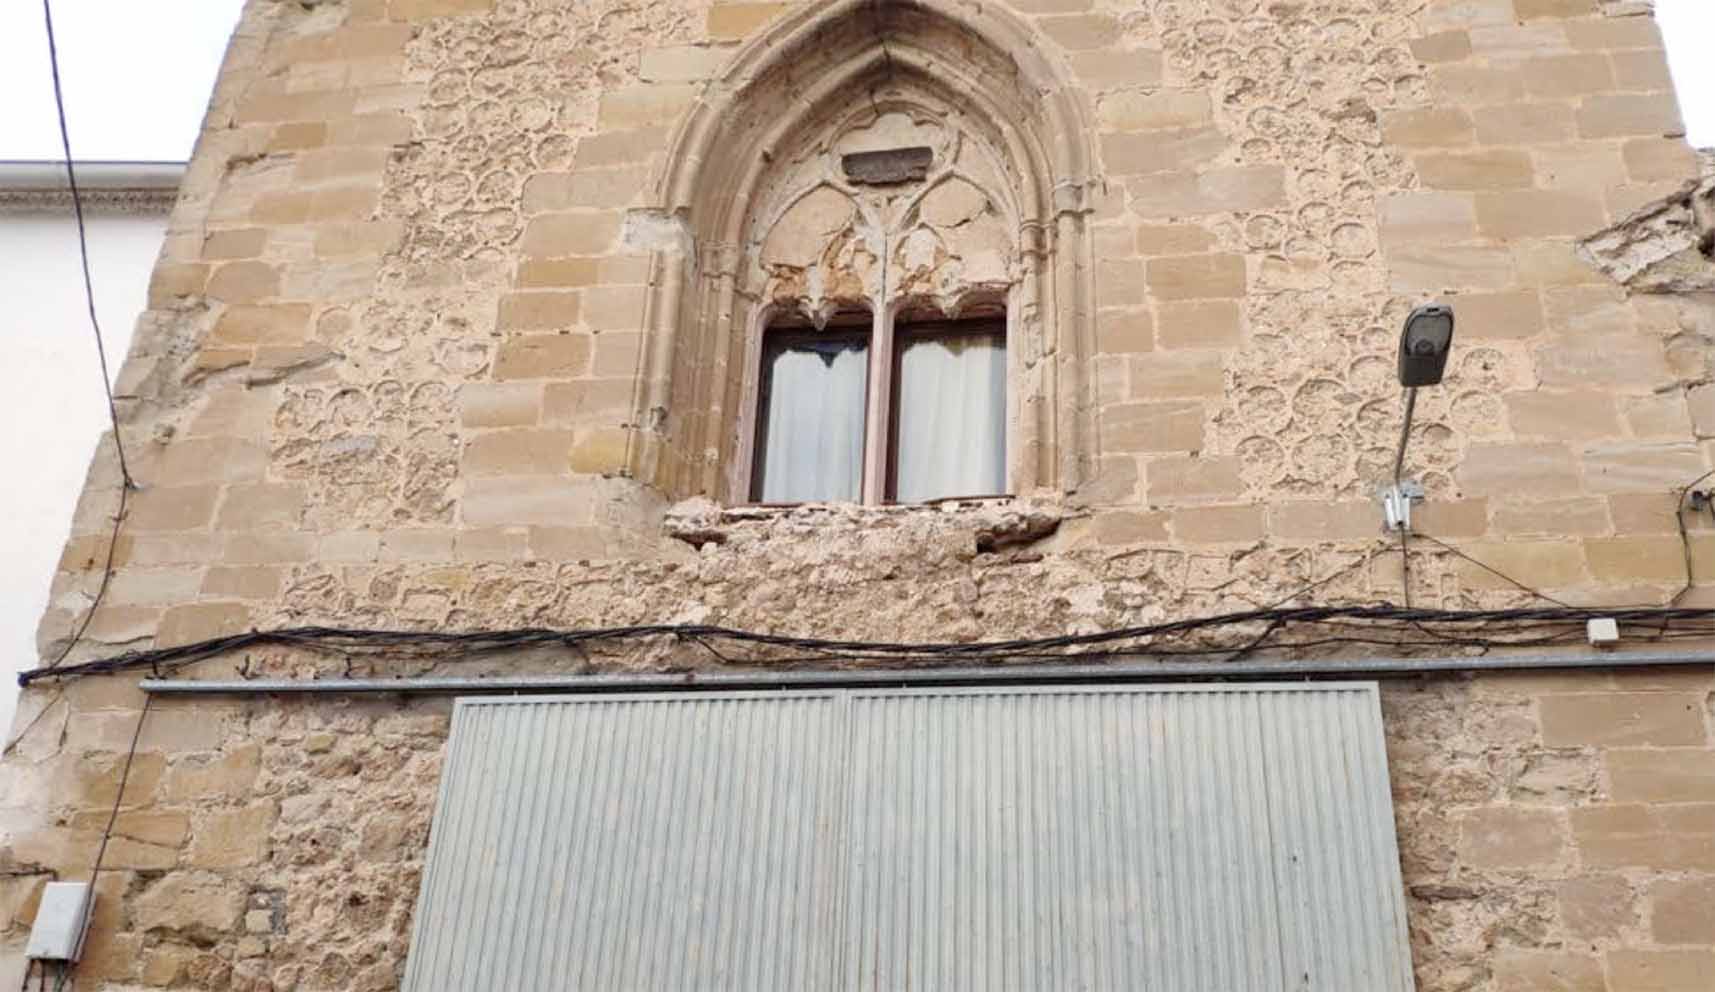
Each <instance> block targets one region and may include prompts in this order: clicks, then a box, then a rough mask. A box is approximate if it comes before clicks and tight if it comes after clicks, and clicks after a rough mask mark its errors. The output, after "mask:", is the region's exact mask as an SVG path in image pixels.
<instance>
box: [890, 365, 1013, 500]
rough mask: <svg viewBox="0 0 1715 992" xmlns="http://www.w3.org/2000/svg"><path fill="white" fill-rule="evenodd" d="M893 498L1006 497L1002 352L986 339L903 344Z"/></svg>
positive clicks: (1004, 378) (1004, 380)
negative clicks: (1002, 495) (896, 460)
mask: <svg viewBox="0 0 1715 992" xmlns="http://www.w3.org/2000/svg"><path fill="white" fill-rule="evenodd" d="M898 423H899V438H898V444H899V452H898V456H897V457H898V462H897V465H898V468H897V475H896V476H895V490H896V491H895V494H894V498H895V499H897V500H898V501H899V502H901V503H919V502H922V501H924V500H930V499H938V498H941V497H946V496H994V495H999V494H1001V493H1004V492H1005V491H1006V346H1005V345H1004V344H1003V343H1002V342H1001V341H1000V339H999V338H996V337H990V336H976V335H971V336H965V337H940V338H922V339H918V340H915V341H908V342H907V343H906V344H905V349H904V351H903V352H902V353H901V355H900V361H899V421H898Z"/></svg>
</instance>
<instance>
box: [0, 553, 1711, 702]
mask: <svg viewBox="0 0 1715 992" xmlns="http://www.w3.org/2000/svg"><path fill="white" fill-rule="evenodd" d="M1363 560H1364V559H1359V560H1358V562H1354V563H1353V565H1351V566H1348V568H1352V567H1357V564H1358V563H1361V562H1362V561H1363ZM1323 581H1327V580H1326V579H1325V580H1323ZM1596 618H1609V619H1613V620H1615V621H1616V622H1618V623H1624V624H1632V625H1636V624H1646V623H1647V624H1662V625H1664V628H1665V626H1667V625H1679V627H1680V629H1681V630H1683V629H1684V625H1696V630H1695V633H1697V634H1701V635H1705V636H1715V610H1712V609H1685V608H1663V607H1624V608H1613V607H1605V608H1580V607H1571V606H1561V607H1523V608H1511V609H1489V610H1442V609H1426V608H1412V609H1406V608H1403V607H1398V606H1393V605H1386V604H1383V605H1368V606H1300V607H1280V608H1269V609H1255V610H1245V611H1240V612H1234V613H1223V614H1216V615H1212V616H1200V617H1192V618H1188V619H1180V620H1171V621H1166V622H1162V623H1155V624H1148V625H1143V626H1135V627H1123V628H1117V629H1113V630H1107V631H1099V632H1095V633H1088V634H1064V635H1057V636H1051V637H1040V638H1025V639H1017V640H1006V641H969V642H945V643H935V642H922V643H899V642H878V641H851V640H832V639H824V638H814V637H799V636H792V635H783V634H769V633H761V632H757V631H749V630H740V629H734V628H729V627H719V626H712V625H699V624H656V625H640V626H631V627H607V628H598V629H581V630H556V629H550V628H516V629H511V630H492V631H487V630H479V631H437V630H381V629H370V628H341V627H293V628H286V629H278V630H270V631H250V632H248V633H242V634H233V635H229V636H226V637H219V638H212V639H209V640H205V641H199V642H196V643H192V644H183V645H175V646H173V647H167V648H156V649H150V650H143V651H131V652H126V653H124V654H120V655H116V656H114V657H110V658H105V659H100V660H97V661H91V662H85V663H82V664H78V665H69V666H61V667H59V668H43V669H36V670H34V671H29V672H24V673H21V674H20V675H19V676H18V681H19V684H20V685H29V684H31V683H33V682H36V681H39V680H41V679H49V678H53V679H65V678H78V677H84V676H90V675H100V674H110V673H113V672H118V671H125V670H131V669H138V668H148V669H151V670H153V671H154V672H155V673H156V675H157V676H160V675H161V673H163V672H170V671H172V670H174V669H177V668H180V667H183V666H185V665H189V664H192V663H195V662H198V661H203V660H207V659H210V658H214V657H217V656H220V655H224V654H228V653H231V652H235V651H242V650H246V649H250V648H263V647H288V648H301V649H313V650H325V651H331V652H338V653H340V654H342V655H346V656H351V655H368V656H376V655H391V656H395V657H396V656H397V655H398V653H399V652H400V651H412V652H415V653H417V654H418V655H419V656H421V657H423V658H439V659H452V660H457V659H465V658H472V657H480V656H486V655H490V654H493V653H495V652H501V651H512V650H517V649H521V648H530V647H564V648H568V649H575V650H581V649H582V648H583V647H585V646H593V645H601V644H615V643H625V642H633V641H639V640H647V639H650V638H660V637H672V638H676V639H680V640H686V641H699V640H700V641H707V642H716V643H720V644H723V645H726V644H730V645H743V646H746V647H749V648H753V649H762V650H761V651H760V652H759V653H757V654H755V655H752V656H746V657H742V658H740V657H732V656H728V655H725V654H724V653H723V655H722V657H723V658H726V659H727V660H730V661H731V662H733V663H736V664H775V663H779V662H778V661H777V656H770V655H768V654H767V653H766V652H767V651H790V652H798V653H806V652H808V653H814V654H817V655H821V656H824V657H823V660H826V656H830V655H831V656H836V657H837V658H839V659H844V660H849V661H876V662H884V663H893V664H933V663H944V662H946V661H948V660H959V661H963V662H966V663H972V662H976V663H994V664H999V663H1004V662H1011V661H1019V660H1022V659H1029V660H1041V659H1043V658H1064V657H1066V656H1068V655H1069V654H1072V653H1074V651H1075V650H1076V649H1088V650H1083V651H1078V652H1077V653H1079V654H1083V655H1089V654H1095V653H1100V654H1101V655H1103V656H1116V655H1121V654H1126V655H1137V654H1148V653H1150V652H1151V651H1154V650H1156V648H1155V647H1154V644H1155V642H1156V641H1157V640H1159V639H1163V638H1181V637H1185V636H1189V635H1193V634H1199V633H1205V632H1214V631H1220V630H1223V629H1231V628H1234V627H1243V626H1247V625H1254V624H1257V623H1263V624H1278V625H1279V630H1285V629H1288V628H1289V627H1294V626H1305V627H1314V626H1316V625H1319V624H1331V623H1342V622H1344V623H1355V624H1361V625H1362V626H1363V627H1364V628H1366V629H1369V630H1373V631H1375V632H1376V633H1377V634H1389V635H1390V636H1388V637H1380V636H1374V637H1372V638H1370V640H1371V641H1372V642H1374V643H1378V644H1396V643H1398V641H1399V640H1400V638H1399V636H1398V635H1402V634H1406V633H1408V632H1409V631H1410V630H1412V629H1414V628H1416V627H1417V625H1423V626H1427V627H1434V628H1441V629H1440V630H1437V631H1435V636H1436V637H1446V636H1447V635H1449V634H1457V635H1458V636H1459V637H1461V638H1462V640H1461V643H1464V644H1467V645H1468V646H1472V647H1506V646H1516V645H1517V644H1519V643H1524V642H1525V641H1524V639H1525V638H1527V637H1528V638H1529V639H1530V640H1529V643H1549V642H1555V641H1558V640H1570V639H1572V637H1573V634H1574V633H1575V629H1574V627H1573V626H1572V625H1575V624H1582V623H1584V622H1585V621H1588V620H1591V619H1596ZM1497 627H1498V628H1501V633H1504V634H1505V635H1506V636H1496V633H1495V630H1496V628H1497ZM1663 633H1664V634H1665V633H1666V630H1665V629H1664V631H1663ZM705 650H706V648H705ZM1222 650H1223V651H1227V652H1230V651H1232V650H1233V648H1232V646H1231V645H1227V646H1225V647H1224V648H1222ZM1252 650H1254V649H1252Z"/></svg>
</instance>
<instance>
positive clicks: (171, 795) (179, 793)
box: [162, 743, 262, 802]
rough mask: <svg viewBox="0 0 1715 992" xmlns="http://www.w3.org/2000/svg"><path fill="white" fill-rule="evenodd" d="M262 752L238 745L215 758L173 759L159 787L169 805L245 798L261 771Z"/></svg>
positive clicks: (253, 745)
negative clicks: (188, 801)
mask: <svg viewBox="0 0 1715 992" xmlns="http://www.w3.org/2000/svg"><path fill="white" fill-rule="evenodd" d="M261 758H262V749H261V747H260V746H259V745H257V744H255V743H245V744H239V745H237V746H235V747H233V748H232V749H230V750H228V751H226V752H224V753H222V754H219V755H216V756H196V755H192V756H185V757H175V759H174V760H173V763H172V767H171V768H169V769H168V770H167V773H166V779H165V781H164V782H163V783H162V794H163V795H164V797H165V798H166V799H167V800H168V801H169V802H183V801H187V800H194V801H201V800H209V799H223V798H240V797H245V796H248V795H249V793H250V789H251V787H252V786H253V785H254V784H255V782H256V776H257V773H258V772H259V771H260V770H261V767H262V765H261Z"/></svg>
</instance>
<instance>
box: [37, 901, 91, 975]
mask: <svg viewBox="0 0 1715 992" xmlns="http://www.w3.org/2000/svg"><path fill="white" fill-rule="evenodd" d="M92 898H93V896H92V895H91V894H90V885H89V883H88V882H49V883H48V886H47V888H45V889H43V890H42V904H41V908H39V909H37V910H36V924H35V926H32V927H31V928H30V943H29V945H28V946H27V947H26V948H25V949H24V956H25V957H27V958H30V959H32V960H36V961H76V960H77V959H78V958H79V957H80V956H81V955H82V954H83V934H84V930H86V929H87V928H88V926H89V908H90V907H89V901H90V899H92Z"/></svg>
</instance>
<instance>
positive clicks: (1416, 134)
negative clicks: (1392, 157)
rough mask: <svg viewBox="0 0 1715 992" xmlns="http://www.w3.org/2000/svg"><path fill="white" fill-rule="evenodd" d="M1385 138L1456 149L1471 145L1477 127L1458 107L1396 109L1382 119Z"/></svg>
mask: <svg viewBox="0 0 1715 992" xmlns="http://www.w3.org/2000/svg"><path fill="white" fill-rule="evenodd" d="M1568 117H1570V115H1568ZM1382 137H1383V138H1385V139H1386V140H1387V141H1388V143H1389V144H1393V145H1398V146H1399V147H1401V148H1447V147H1456V146H1459V145H1469V144H1470V143H1471V142H1472V140H1473V139H1474V138H1475V137H1476V126H1475V124H1474V123H1473V121H1472V119H1471V115H1470V114H1469V113H1467V112H1465V111H1464V110H1461V109H1459V108H1457V107H1423V108H1417V109H1412V110H1394V111H1390V112H1388V113H1387V114H1384V115H1383V116H1382Z"/></svg>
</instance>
